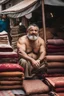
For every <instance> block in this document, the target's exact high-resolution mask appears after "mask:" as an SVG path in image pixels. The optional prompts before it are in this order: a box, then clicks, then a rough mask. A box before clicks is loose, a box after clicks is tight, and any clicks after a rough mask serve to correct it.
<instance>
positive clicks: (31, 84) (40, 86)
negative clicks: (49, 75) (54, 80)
mask: <svg viewBox="0 0 64 96" xmlns="http://www.w3.org/2000/svg"><path fill="white" fill-rule="evenodd" d="M23 88H24V90H25V92H26V94H28V95H29V94H35V93H47V92H49V87H48V86H47V85H46V84H45V83H44V82H42V81H41V80H23Z"/></svg>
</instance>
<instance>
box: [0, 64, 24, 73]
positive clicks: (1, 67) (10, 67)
mask: <svg viewBox="0 0 64 96" xmlns="http://www.w3.org/2000/svg"><path fill="white" fill-rule="evenodd" d="M5 71H7V72H8V71H21V72H24V68H23V67H22V66H20V65H19V64H17V63H3V64H0V72H5Z"/></svg>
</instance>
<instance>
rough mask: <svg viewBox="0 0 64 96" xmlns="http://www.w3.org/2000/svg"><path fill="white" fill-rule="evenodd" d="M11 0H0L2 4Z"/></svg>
mask: <svg viewBox="0 0 64 96" xmlns="http://www.w3.org/2000/svg"><path fill="white" fill-rule="evenodd" d="M8 1H9V0H0V4H4V3H7V2H8Z"/></svg>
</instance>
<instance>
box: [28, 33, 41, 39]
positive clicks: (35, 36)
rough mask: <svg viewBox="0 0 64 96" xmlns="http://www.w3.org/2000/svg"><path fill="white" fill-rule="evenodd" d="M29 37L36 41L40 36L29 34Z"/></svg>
mask: <svg viewBox="0 0 64 96" xmlns="http://www.w3.org/2000/svg"><path fill="white" fill-rule="evenodd" d="M27 37H28V38H29V40H32V41H35V40H37V38H38V37H39V34H38V35H33V34H32V35H31V34H27Z"/></svg>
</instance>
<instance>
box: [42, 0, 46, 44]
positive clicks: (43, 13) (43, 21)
mask: <svg viewBox="0 0 64 96" xmlns="http://www.w3.org/2000/svg"><path fill="white" fill-rule="evenodd" d="M42 23H43V31H44V33H43V35H44V41H45V44H46V27H45V12H44V0H42Z"/></svg>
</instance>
